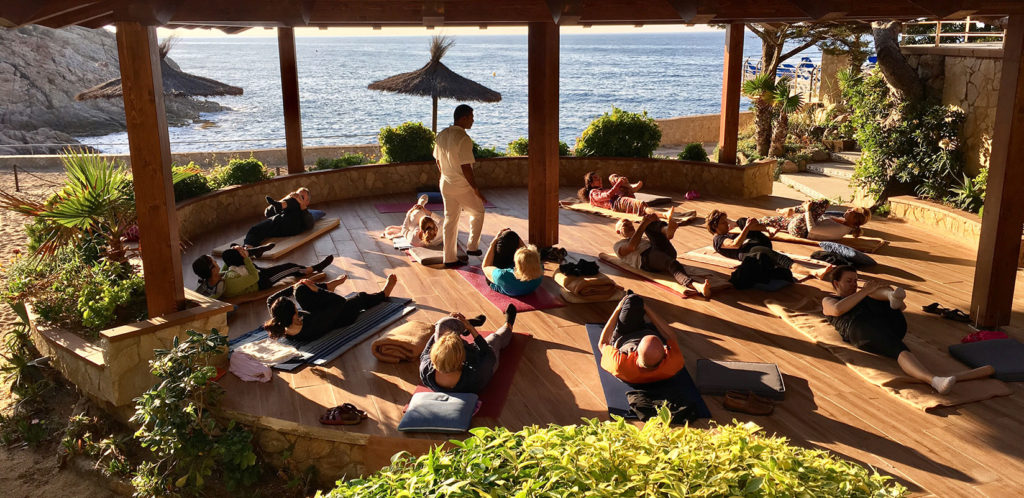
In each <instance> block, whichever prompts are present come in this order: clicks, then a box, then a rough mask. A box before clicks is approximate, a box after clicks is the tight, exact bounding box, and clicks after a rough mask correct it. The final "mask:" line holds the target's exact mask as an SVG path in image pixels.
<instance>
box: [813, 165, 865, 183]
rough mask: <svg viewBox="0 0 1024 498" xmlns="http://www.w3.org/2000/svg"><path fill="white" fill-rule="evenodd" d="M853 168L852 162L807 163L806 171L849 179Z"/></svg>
mask: <svg viewBox="0 0 1024 498" xmlns="http://www.w3.org/2000/svg"><path fill="white" fill-rule="evenodd" d="M854 169H855V166H854V165H853V164H850V163H843V162H826V163H808V164H807V171H808V172H810V173H817V174H819V175H825V176H831V177H833V178H842V179H844V180H849V179H850V178H853V171H854Z"/></svg>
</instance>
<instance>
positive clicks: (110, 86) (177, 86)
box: [75, 37, 242, 100]
mask: <svg viewBox="0 0 1024 498" xmlns="http://www.w3.org/2000/svg"><path fill="white" fill-rule="evenodd" d="M173 40H174V37H170V38H167V39H166V40H164V41H163V43H161V44H160V76H161V79H162V80H163V82H164V95H173V96H176V97H213V96H217V95H241V94H242V89H241V88H239V87H237V86H231V85H227V84H224V83H221V82H219V81H215V80H212V79H210V78H204V77H202V76H196V75H194V74H189V73H186V72H183V71H182V70H181V69H178V68H177V67H175V66H172V65H170V64H169V63H168V62H167V52H169V51H170V50H171V45H173ZM115 97H116V98H121V78H115V79H112V80H110V81H108V82H106V83H100V84H99V85H96V86H94V87H92V88H90V89H88V90H85V91H83V92H82V93H79V94H78V95H75V100H89V99H111V98H115Z"/></svg>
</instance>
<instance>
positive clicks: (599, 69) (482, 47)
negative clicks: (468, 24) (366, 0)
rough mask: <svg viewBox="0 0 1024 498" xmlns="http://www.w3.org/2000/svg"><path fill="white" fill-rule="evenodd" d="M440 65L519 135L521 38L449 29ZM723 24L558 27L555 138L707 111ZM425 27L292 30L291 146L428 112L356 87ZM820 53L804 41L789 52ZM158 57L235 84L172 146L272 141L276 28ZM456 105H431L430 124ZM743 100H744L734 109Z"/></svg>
mask: <svg viewBox="0 0 1024 498" xmlns="http://www.w3.org/2000/svg"><path fill="white" fill-rule="evenodd" d="M454 40H455V45H454V46H453V47H452V48H451V50H449V51H448V54H447V55H446V56H445V57H444V58H443V59H442V62H443V63H444V64H445V65H447V66H448V67H449V68H450V69H451V70H453V71H455V72H456V73H458V74H460V75H462V76H464V77H466V78H469V79H471V80H473V81H476V82H477V83H480V84H482V85H484V86H486V87H488V88H490V89H492V90H495V91H497V92H499V93H501V97H502V98H501V102H497V103H483V102H469V104H470V105H472V106H473V108H474V116H475V123H474V125H473V129H472V130H471V131H470V134H471V136H472V137H473V139H474V140H475V141H476V142H477V143H478V144H480V145H482V146H484V147H497V148H498V149H499V150H504V149H505V148H506V147H507V145H508V143H509V142H511V141H512V140H515V139H516V138H518V137H525V136H526V135H527V39H526V36H525V35H504V34H502V35H468V36H467V35H460V36H455V37H454ZM724 43H725V32H724V31H708V32H680V33H623V34H563V35H562V36H561V42H560V60H559V81H560V84H559V85H560V86H559V137H560V138H561V140H564V141H565V142H567V143H568V144H569V145H570V146H572V145H573V143H574V142H575V140H576V138H577V137H579V136H580V133H581V132H582V131H583V130H584V129H585V128H586V127H587V125H588V124H589V123H590V122H591V121H592V120H593V119H594V118H596V117H598V116H600V115H601V114H602V113H605V112H609V111H611V109H612V107H613V106H614V107H618V108H620V109H623V110H627V111H632V112H641V111H646V112H647V113H648V115H650V116H652V117H654V118H669V117H675V116H686V115H694V114H709V113H718V112H719V108H720V106H721V87H722V60H723V54H724ZM429 45H430V36H348V37H298V38H296V55H297V63H298V72H299V94H300V99H301V102H300V106H301V109H302V135H303V144H304V145H307V146H310V145H342V144H346V145H347V144H369V143H376V142H377V134H378V132H379V131H380V129H381V128H382V127H385V126H397V125H400V124H402V123H404V122H407V121H419V122H422V123H424V124H425V125H426V126H427V127H429V126H430V120H431V99H430V98H429V97H416V96H409V95H400V94H393V93H383V92H378V91H374V90H369V89H367V85H369V84H370V83H372V82H374V81H376V80H380V79H384V78H387V77H390V76H393V75H395V74H399V73H404V72H408V71H414V70H416V69H419V68H420V67H422V66H423V65H424V64H426V62H427V61H428V59H429ZM760 47H761V44H760V40H759V39H758V38H757V37H756V36H754V35H752V34H749V33H748V36H747V37H746V39H745V41H744V56H745V58H750V60H751V61H754V62H756V61H757V60H758V58H759V56H760ZM801 55H802V56H808V57H811V58H812V59H813V60H815V61H816V62H817V61H818V60H820V52H818V51H816V50H815V49H813V48H812V49H811V50H809V51H806V52H805V53H802V54H801ZM170 57H171V58H172V59H174V61H175V62H177V63H178V65H179V66H180V67H181V69H182V70H183V71H185V72H188V73H192V74H196V75H199V76H205V77H208V78H213V79H215V80H218V81H221V82H224V83H228V84H231V85H235V86H239V87H242V89H243V90H244V93H243V95H240V96H221V97H212V98H210V100H213V101H215V102H218V103H220V104H221V105H223V106H225V107H227V108H228V109H229V110H226V111H222V112H215V113H204V114H202V116H201V120H200V122H197V123H194V124H192V125H189V126H183V127H173V128H171V129H170V130H169V133H170V141H171V150H172V151H173V152H188V151H215V150H239V149H259V148H269V147H284V144H285V141H284V118H283V111H282V100H281V78H280V72H279V65H278V52H277V38H276V37H266V38H258V37H249V38H247V37H237V38H235V37H220V38H179V39H177V40H176V43H175V44H174V45H173V48H172V50H171V52H170ZM458 104H459V102H455V101H452V100H444V99H442V100H440V101H439V102H438V129H439V130H440V129H442V128H444V127H445V126H448V125H449V124H451V121H452V118H451V115H452V111H453V110H454V108H455V106H456V105H458ZM748 106H749V103H748V102H746V101H745V100H744V101H743V102H742V103H741V107H743V108H746V107H748ZM77 138H78V139H79V140H80V141H81V142H82V143H84V144H87V145H91V146H93V147H95V148H97V149H99V150H100V151H103V152H106V153H127V152H128V138H127V135H126V134H125V133H123V132H122V133H114V134H111V135H104V136H95V137H77Z"/></svg>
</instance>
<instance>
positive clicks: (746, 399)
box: [722, 391, 775, 415]
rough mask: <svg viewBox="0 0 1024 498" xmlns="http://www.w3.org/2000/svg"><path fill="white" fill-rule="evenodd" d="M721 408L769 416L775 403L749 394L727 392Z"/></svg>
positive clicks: (773, 409)
mask: <svg viewBox="0 0 1024 498" xmlns="http://www.w3.org/2000/svg"><path fill="white" fill-rule="evenodd" d="M722 406H723V407H725V409H726V410H731V411H734V412H742V413H749V414H751V415H771V414H772V412H773V411H775V403H773V402H772V400H770V399H767V398H763V397H761V396H758V395H756V394H754V393H751V392H739V391H728V392H726V393H725V400H723V401H722Z"/></svg>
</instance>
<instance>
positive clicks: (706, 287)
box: [691, 278, 711, 298]
mask: <svg viewBox="0 0 1024 498" xmlns="http://www.w3.org/2000/svg"><path fill="white" fill-rule="evenodd" d="M691 285H693V288H694V290H696V291H697V292H700V295H702V296H704V297H708V298H709V297H711V279H709V278H705V279H704V281H703V282H698V281H696V280H694V281H693V283H692V284H691Z"/></svg>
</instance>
